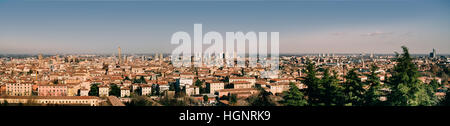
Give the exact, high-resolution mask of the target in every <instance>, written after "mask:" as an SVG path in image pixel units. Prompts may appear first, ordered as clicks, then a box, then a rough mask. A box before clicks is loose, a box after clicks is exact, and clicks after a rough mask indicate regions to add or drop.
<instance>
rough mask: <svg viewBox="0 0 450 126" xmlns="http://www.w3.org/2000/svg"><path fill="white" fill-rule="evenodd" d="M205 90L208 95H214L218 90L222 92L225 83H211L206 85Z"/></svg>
mask: <svg viewBox="0 0 450 126" xmlns="http://www.w3.org/2000/svg"><path fill="white" fill-rule="evenodd" d="M206 87H207V89H209V93H210V94H214V93H215V92H216V91H218V90H222V89H224V87H225V83H223V82H220V81H213V82H209V83H207V84H206Z"/></svg>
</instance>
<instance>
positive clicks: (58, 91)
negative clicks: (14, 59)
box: [38, 84, 67, 96]
mask: <svg viewBox="0 0 450 126" xmlns="http://www.w3.org/2000/svg"><path fill="white" fill-rule="evenodd" d="M38 96H67V85H64V84H43V85H39V86H38Z"/></svg>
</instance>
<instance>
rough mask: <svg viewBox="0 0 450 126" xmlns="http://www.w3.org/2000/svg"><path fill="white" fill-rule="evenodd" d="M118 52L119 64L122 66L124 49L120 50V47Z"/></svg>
mask: <svg viewBox="0 0 450 126" xmlns="http://www.w3.org/2000/svg"><path fill="white" fill-rule="evenodd" d="M117 50H118V52H119V64H122V49H120V46H119V48H117Z"/></svg>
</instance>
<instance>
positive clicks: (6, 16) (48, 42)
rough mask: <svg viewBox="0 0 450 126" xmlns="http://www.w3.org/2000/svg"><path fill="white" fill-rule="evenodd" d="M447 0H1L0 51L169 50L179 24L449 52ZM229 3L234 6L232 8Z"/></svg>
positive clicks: (291, 39)
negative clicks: (281, 0) (179, 0)
mask: <svg viewBox="0 0 450 126" xmlns="http://www.w3.org/2000/svg"><path fill="white" fill-rule="evenodd" d="M448 5H449V2H447V1H438V0H433V1H320V2H311V1H286V2H281V3H275V2H272V1H256V2H255V1H244V2H236V1H219V2H202V1H186V2H184V1H181V2H177V3H175V2H163V1H132V2H128V1H127V2H124V1H115V2H113V1H106V2H105V1H84V2H75V1H70V2H68V1H57V0H56V1H40V0H37V1H2V2H0V16H1V17H0V19H1V20H0V27H1V29H0V45H1V46H0V53H1V54H41V53H42V54H112V53H115V52H116V51H117V47H118V46H120V47H122V49H123V50H122V52H123V54H144V53H145V54H146V53H149V54H151V53H164V54H168V53H171V51H172V50H173V49H174V48H175V47H176V45H171V44H170V37H171V35H172V34H173V33H175V32H177V31H186V32H188V33H190V34H191V35H192V33H193V24H194V23H203V25H204V26H203V31H204V32H208V31H217V32H219V33H221V34H222V35H223V36H224V33H225V32H237V31H243V32H249V31H255V32H272V31H274V32H280V53H281V54H319V53H336V54H338V53H352V54H360V53H365V54H371V53H374V54H393V53H394V52H400V51H401V49H400V48H398V47H400V46H402V45H405V46H407V47H408V48H409V49H410V51H411V53H412V54H428V53H429V52H430V51H431V50H432V49H433V48H435V49H436V51H437V54H438V55H440V54H450V49H449V48H448V47H450V43H449V41H450V36H448V34H450V30H449V29H448V28H447V27H448V26H449V24H448V22H450V16H449V15H447V14H446V12H448V11H450V7H449V6H448ZM230 7H232V8H234V9H231V10H230V9H229V8H230Z"/></svg>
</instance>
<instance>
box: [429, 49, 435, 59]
mask: <svg viewBox="0 0 450 126" xmlns="http://www.w3.org/2000/svg"><path fill="white" fill-rule="evenodd" d="M430 58H436V50H435V49H434V48H433V52H430Z"/></svg>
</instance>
